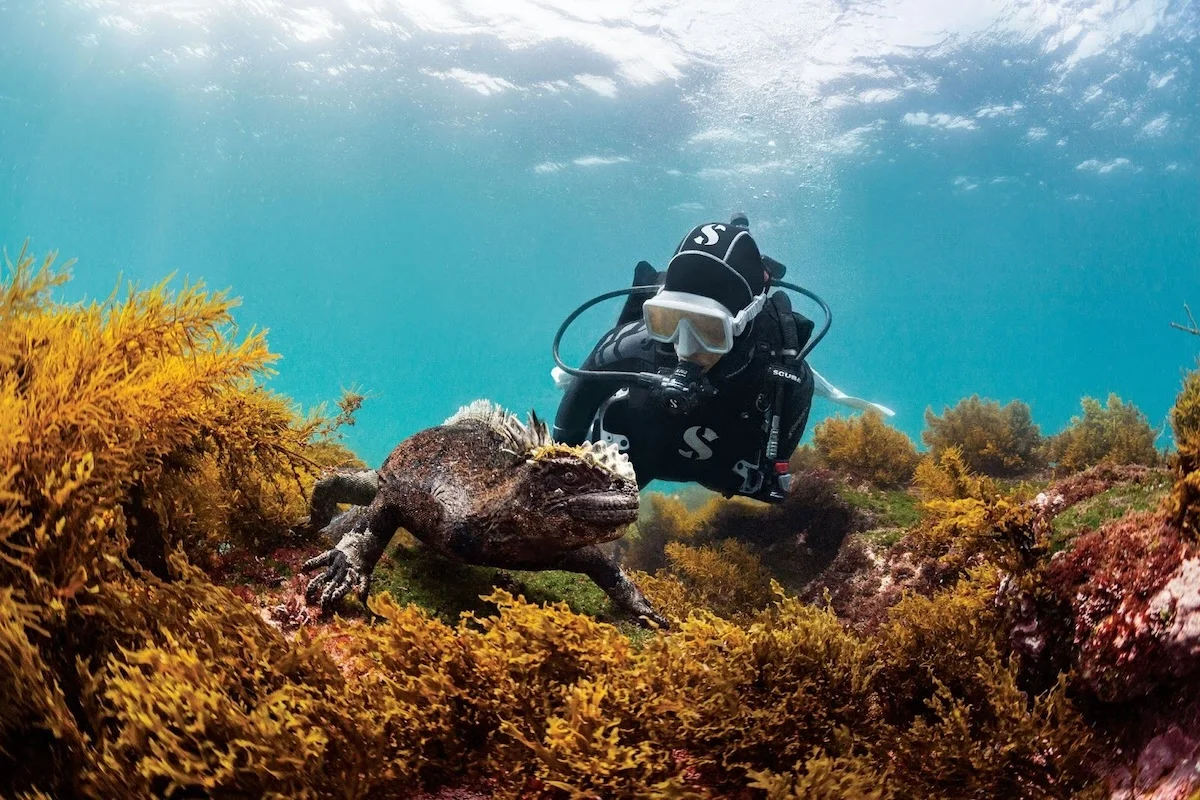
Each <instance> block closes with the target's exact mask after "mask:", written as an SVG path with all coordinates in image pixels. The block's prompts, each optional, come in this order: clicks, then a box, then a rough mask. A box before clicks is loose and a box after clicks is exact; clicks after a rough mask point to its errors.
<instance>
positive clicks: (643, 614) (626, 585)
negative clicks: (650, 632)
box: [553, 545, 671, 630]
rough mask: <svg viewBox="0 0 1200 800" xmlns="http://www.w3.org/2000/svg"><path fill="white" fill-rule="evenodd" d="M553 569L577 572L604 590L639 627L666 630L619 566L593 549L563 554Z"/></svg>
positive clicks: (658, 616) (583, 548)
mask: <svg viewBox="0 0 1200 800" xmlns="http://www.w3.org/2000/svg"><path fill="white" fill-rule="evenodd" d="M553 569H561V570H566V571H567V572H581V573H583V574H584V575H587V576H588V577H589V578H591V579H592V580H593V581H595V582H596V585H597V586H599V587H600V588H601V589H603V590H604V593H605V594H607V595H608V596H609V599H611V600H612V603H613V605H614V606H616V607H617V608H618V609H620V610H621V611H623V612H625V613H626V614H629V615H630V616H632V617H633V618H634V619H635V620H636V621H637V623H638V624H639V625H641V626H642V627H649V623H653V624H654V625H656V626H658V627H659V628H662V629H664V630H665V629H667V628H670V627H671V626H670V623H668V622H667V620H666V618H665V617H664V616H663V615H662V614H659V613H658V612H657V611H655V610H654V606H652V605H650V601H649V600H647V599H646V596H645V595H644V594H642V592H641V590H640V589H638V588H637V586H635V585H634V583H633V581H631V580H629V576H627V575H626V574H625V572H624V570H622V569H621V566H620V565H619V564H618V563H617V562H616V561H615V560H614V559H613V558H612V557H610V556H608V555H606V554H605V553H604V551H603V550H601V549H600V548H599V547H597V546H596V545H589V546H588V547H581V548H579V549H578V550H572V551H571V552H569V553H566V554H564V555H563V556H562V557H560V558H559V559H558V561H557V562H555V564H554V566H553Z"/></svg>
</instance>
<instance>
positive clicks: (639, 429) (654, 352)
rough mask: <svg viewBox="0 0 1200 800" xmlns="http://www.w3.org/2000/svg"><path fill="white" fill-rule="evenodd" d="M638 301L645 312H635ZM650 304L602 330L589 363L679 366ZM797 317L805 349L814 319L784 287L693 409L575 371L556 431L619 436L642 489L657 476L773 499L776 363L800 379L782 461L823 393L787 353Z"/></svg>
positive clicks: (785, 425)
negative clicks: (649, 315)
mask: <svg viewBox="0 0 1200 800" xmlns="http://www.w3.org/2000/svg"><path fill="white" fill-rule="evenodd" d="M646 266H648V265H646ZM641 268H642V265H639V269H641ZM642 277H643V279H644V273H643V274H642ZM637 283H639V281H638V280H637V275H636V274H635V284H637ZM631 299H632V298H631ZM631 309H634V310H636V319H630V318H631V317H634V314H633V313H631ZM640 309H641V305H640V301H637V302H632V303H628V304H627V305H626V310H625V312H623V313H622V315H621V319H622V320H628V321H625V322H624V323H623V324H622V323H621V322H619V323H618V325H617V327H615V328H613V329H612V330H610V331H609V332H608V333H607V334H605V335H604V337H602V338H601V340H600V341H599V342H598V343H597V345H596V347H595V348H594V349H593V351H592V353H591V355H589V356H588V358H587V360H586V361H585V362H584V364H583V366H582V368H583V369H586V370H604V371H621V372H661V371H663V370H664V369H665V370H666V371H668V372H669V371H670V370H671V369H673V368H674V367H675V365H676V364H677V358H676V356H675V351H674V348H673V347H672V346H671V345H669V344H664V343H662V342H658V341H655V340H654V339H652V338H650V336H649V335H648V334H647V333H646V329H645V325H644V323H643V322H642V321H641V310H640ZM789 324H794V325H795V328H794V332H795V334H796V335H797V337H798V338H797V339H795V340H793V341H798V343H799V346H800V347H803V345H804V343H805V342H807V341H808V338H809V336H811V335H812V330H813V323H812V321H811V320H809V319H806V318H805V317H804V316H803V315H801V314H798V313H795V312H793V311H792V310H791V304H790V302H789V301H788V298H787V295H785V294H783V293H782V292H776V293H775V294H774V295H771V297H770V300H769V302H767V304H766V306H765V307H764V308H763V311H762V312H761V313H760V314H759V315H758V316H757V317H756V318H755V319H754V321H753V323H752V325H751V326H750V327H749V328H748V329H747V330H746V331H745V332H744V333H743V334H742V335H741V336H739V337H737V339H735V341H734V347H733V349H732V350H731V351H730V352H728V353H726V354H725V355H724V356H722V357H721V360H720V361H718V362H717V364H716V365H715V366H714V367H713V368H712V369H710V370H709V371H708V372H707V373H706V378H707V379H708V381H709V382H710V384H711V385H712V387H713V388H714V389H715V390H716V393H715V395H713V396H709V397H705V398H703V399H702V400H701V401H700V403H699V404H698V406H697V408H696V409H695V410H694V411H693V412H691V413H688V414H686V415H679V414H672V413H670V412H668V411H667V409H666V407H665V405H664V404H662V403H661V402H660V401H659V400H658V399H657V398H656V397H655V396H654V392H653V391H652V390H651V389H648V388H646V387H643V386H639V385H637V384H634V383H630V382H623V381H618V380H605V379H595V378H592V379H589V378H583V377H576V378H573V379H572V381H571V385H570V386H569V387H568V388H567V391H566V396H565V397H564V398H563V400H562V403H561V405H560V406H559V408H558V415H557V416H556V418H555V421H554V438H555V439H556V440H558V441H562V442H565V443H568V444H579V443H581V442H584V441H598V440H601V439H608V440H609V441H613V442H615V443H616V444H617V445H618V446H619V447H621V449H623V450H624V451H625V452H626V453H627V454H628V455H629V458H630V461H632V463H633V468H634V470H635V471H636V472H637V477H638V485H639V486H642V487H644V486H645V485H646V484H647V483H649V482H650V481H652V480H664V481H685V482H689V483H698V484H700V485H702V486H704V487H706V488H708V489H711V490H712V491H715V492H720V493H722V494H724V495H726V496H730V495H734V494H741V495H746V496H749V497H758V498H759V499H764V500H766V499H770V498H769V497H768V493H769V490H770V489H771V488H773V483H772V482H771V476H772V475H773V474H774V464H773V463H766V459H765V452H766V447H767V438H768V432H769V426H770V418H771V407H772V405H773V403H774V402H775V398H776V389H777V386H778V385H779V384H777V383H776V382H774V381H772V380H770V378H769V376H768V372H767V370H768V367H770V366H772V365H781V364H782V365H785V366H787V367H788V368H789V369H790V371H791V372H792V373H793V374H794V375H796V376H798V377H799V381H798V382H788V384H787V388H786V390H785V395H784V402H783V404H782V408H781V409H780V426H779V445H778V452H777V455H776V460H777V461H786V460H787V459H788V457H789V456H790V455H791V454H792V451H793V450H795V448H796V446H797V445H798V444H799V442H800V437H801V436H803V434H804V428H805V425H806V424H807V423H808V412H809V407H810V406H811V404H812V395H813V378H812V372H811V371H810V370H809V368H808V365H807V364H805V363H804V362H794V361H792V362H789V361H788V360H787V359H786V358H785V357H784V356H783V355H782V352H783V350H784V349H785V347H784V343H785V342H786V341H787V338H786V337H785V325H789Z"/></svg>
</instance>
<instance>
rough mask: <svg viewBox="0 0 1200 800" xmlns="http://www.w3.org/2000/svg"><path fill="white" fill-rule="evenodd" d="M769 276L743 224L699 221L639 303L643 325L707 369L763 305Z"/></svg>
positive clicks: (684, 357) (725, 351)
mask: <svg viewBox="0 0 1200 800" xmlns="http://www.w3.org/2000/svg"><path fill="white" fill-rule="evenodd" d="M769 279H770V276H769V274H768V273H767V271H766V268H765V267H764V264H763V258H762V254H761V253H759V251H758V245H757V244H756V243H755V242H754V239H753V238H752V237H751V236H750V232H749V231H748V230H747V229H746V228H744V227H742V226H739V225H733V224H730V225H726V224H725V223H721V222H711V223H708V224H706V225H699V226H697V227H695V228H693V229H692V230H691V231H690V232H689V233H688V235H687V236H685V237H684V238H683V241H682V242H680V244H679V247H678V248H676V250H675V255H674V256H673V257H672V258H671V262H670V264H668V265H667V274H666V279H665V281H664V282H663V286H662V289H661V290H659V292H658V294H656V295H655V296H654V297H652V298H651V299H649V300H647V301H646V302H645V303H644V304H643V305H642V318H643V319H644V320H645V323H646V330H647V331H648V332H649V334H650V335H651V336H653V337H654V338H655V339H657V340H659V341H661V342H670V343H672V344H674V345H675V354H676V355H677V356H678V357H679V359H680V360H681V361H691V362H694V363H697V364H700V365H701V366H702V367H703V368H704V369H708V368H710V367H712V366H713V365H714V364H716V363H717V361H718V360H720V358H721V356H722V355H724V354H725V353H728V352H729V351H730V350H731V349H733V344H734V339H736V338H737V337H738V336H741V335H742V334H743V333H744V332H745V331H746V330H748V329H749V327H750V325H751V323H752V322H753V320H754V317H755V316H757V315H758V313H759V312H760V311H761V310H762V308H763V305H764V303H765V302H766V298H767V295H766V288H767V283H768V281H769Z"/></svg>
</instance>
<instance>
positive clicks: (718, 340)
mask: <svg viewBox="0 0 1200 800" xmlns="http://www.w3.org/2000/svg"><path fill="white" fill-rule="evenodd" d="M642 311H643V318H644V319H645V321H646V330H647V331H648V332H649V333H650V335H651V336H653V337H654V338H655V339H658V340H659V341H662V342H672V341H679V340H681V338H683V337H684V336H686V335H687V334H690V335H691V338H693V339H695V341H696V343H697V344H698V345H699V346H700V347H701V348H703V349H705V350H707V351H709V352H725V351H728V350H729V348H730V347H731V346H732V344H733V342H732V341H731V336H732V331H731V328H730V321H729V319H728V318H727V317H723V316H722V315H720V314H719V313H716V312H712V311H708V310H704V309H688V308H676V307H672V306H666V305H659V304H656V303H655V302H654V301H653V300H647V301H646V302H645V304H644V305H643V306H642Z"/></svg>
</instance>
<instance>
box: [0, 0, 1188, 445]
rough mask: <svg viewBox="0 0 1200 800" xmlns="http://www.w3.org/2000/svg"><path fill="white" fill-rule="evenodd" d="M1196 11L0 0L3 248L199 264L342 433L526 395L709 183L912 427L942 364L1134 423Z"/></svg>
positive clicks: (1159, 409) (153, 266)
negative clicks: (349, 399)
mask: <svg viewBox="0 0 1200 800" xmlns="http://www.w3.org/2000/svg"><path fill="white" fill-rule="evenodd" d="M1198 34H1200V4H1197V3H1195V2H1189V1H1187V0H1184V1H1180V0H1175V1H1174V2H1171V1H1169V0H1109V1H1107V2H1070V1H1067V2H1017V3H1011V2H982V1H980V2H970V3H960V2H950V1H949V0H943V1H942V2H938V1H936V0H885V2H872V3H864V2H824V1H823V0H810V1H808V2H795V3H784V2H743V3H739V4H736V5H735V4H717V3H701V2H688V1H687V0H677V1H675V2H666V1H662V2H634V1H633V0H621V1H619V2H608V3H603V4H601V3H584V2H568V1H567V0H558V1H557V2H550V1H548V2H506V3H489V2H482V0H476V1H475V2H470V1H469V0H463V1H461V2H444V1H442V0H420V2H416V1H415V0H396V1H394V2H383V1H382V0H339V1H338V2H321V3H318V2H313V3H303V2H287V3H285V2H272V1H271V0H242V1H241V2H236V1H234V0H225V1H224V2H216V1H215V0H214V1H213V2H201V1H200V0H195V1H192V2H186V1H181V2H171V1H169V0H157V1H151V0H84V1H81V2H36V1H35V0H0V244H3V245H5V246H6V247H7V248H8V249H9V252H10V254H11V253H12V252H14V251H15V250H18V249H19V248H20V245H21V243H22V241H24V239H25V238H26V237H30V239H31V247H32V249H33V250H34V251H35V252H44V251H46V250H49V249H56V250H58V251H59V252H60V253H61V254H62V256H63V257H76V258H78V259H79V260H78V262H77V263H76V264H75V266H74V268H73V274H74V278H73V280H72V281H71V282H70V283H69V284H67V285H66V286H65V287H64V288H63V289H61V292H62V296H63V298H64V299H67V300H76V299H81V298H82V297H84V296H87V297H95V298H103V297H105V296H107V295H108V294H109V293H110V292H111V291H112V290H113V288H114V286H116V284H117V280H118V276H119V275H122V276H123V277H124V278H125V279H129V280H134V281H137V282H138V283H139V284H140V285H142V286H147V285H150V284H153V283H155V282H157V281H158V280H160V279H161V278H162V277H164V276H166V275H167V274H169V273H171V272H175V273H176V274H177V278H176V280H177V281H179V282H182V280H184V279H185V278H189V279H202V280H203V281H204V282H205V283H206V285H207V286H208V287H210V288H213V289H225V288H229V289H230V290H231V293H232V294H233V295H234V296H237V297H240V298H242V301H243V303H242V307H241V308H240V309H238V310H237V312H236V318H237V320H238V321H239V322H240V323H241V324H243V325H244V326H246V327H247V328H249V327H250V326H251V325H254V326H260V327H266V328H268V329H269V331H270V332H269V342H270V347H271V349H272V351H274V352H276V353H279V354H281V355H282V356H283V358H282V360H281V361H279V362H277V363H276V364H275V367H276V368H277V369H278V371H279V374H278V376H277V377H276V378H274V379H273V380H272V381H271V384H270V385H271V387H272V388H274V389H277V390H278V391H280V392H281V393H283V394H285V395H288V396H290V397H292V398H294V399H295V400H297V401H298V402H300V403H302V404H304V405H305V406H306V407H307V406H308V405H311V404H316V403H318V402H321V401H325V400H329V399H332V398H335V397H336V396H337V395H338V394H339V391H340V389H341V388H343V387H356V388H358V389H360V390H362V391H364V392H366V393H367V394H368V397H369V399H368V401H367V403H366V404H365V405H364V407H363V409H362V411H361V412H360V413H359V415H358V424H357V425H356V426H355V427H354V428H352V429H350V430H349V431H348V432H347V434H348V435H347V445H348V446H350V447H351V448H352V449H353V450H355V451H356V452H357V453H358V454H359V455H361V456H362V457H363V458H364V459H365V460H366V461H367V462H369V463H372V464H377V463H379V462H380V461H381V460H382V459H383V457H384V456H385V455H386V453H387V452H388V451H389V450H390V449H391V447H392V446H393V445H394V444H395V443H396V442H398V441H399V440H400V439H402V438H403V437H405V436H407V435H409V434H411V433H413V432H415V431H417V430H419V429H421V428H423V427H426V426H429V425H432V424H437V423H439V422H441V421H442V420H443V419H445V418H446V417H447V416H449V415H450V414H451V413H453V411H454V410H455V409H456V408H457V407H458V406H459V405H460V404H463V403H466V402H469V401H470V400H473V399H475V398H477V397H489V398H491V399H493V400H495V401H497V402H499V403H501V404H502V405H504V406H507V407H509V408H512V409H514V410H522V409H525V408H529V407H533V408H536V409H537V410H538V411H539V413H541V414H542V415H544V416H548V417H551V418H552V417H553V415H554V411H555V408H556V406H557V403H558V399H559V393H558V391H557V390H556V389H555V387H554V384H553V382H552V381H551V379H550V375H549V371H550V368H551V367H552V366H553V362H552V360H551V356H550V343H551V339H552V337H553V335H554V333H555V330H556V328H557V326H558V325H559V323H560V322H561V320H562V319H563V318H564V317H565V316H566V315H567V314H568V313H570V311H571V310H573V309H574V308H575V307H576V306H577V305H579V304H580V303H582V302H583V301H585V300H587V299H589V298H590V297H592V296H594V295H596V294H598V293H600V292H603V291H607V290H610V289H617V288H624V287H626V286H628V285H629V282H630V280H631V278H632V271H633V266H634V264H635V263H636V262H637V261H638V260H639V259H646V260H649V261H650V262H651V263H652V264H654V265H655V266H656V267H658V268H662V267H664V266H665V264H666V262H667V260H668V258H669V256H670V254H671V252H672V251H673V249H674V247H675V245H676V244H677V242H678V239H679V238H680V237H681V236H682V235H683V233H685V232H686V231H687V230H688V229H689V228H690V227H691V226H693V225H695V224H698V223H699V222H702V221H708V220H712V219H725V218H727V217H728V215H729V213H730V212H731V211H733V210H744V211H746V212H747V213H748V215H749V217H750V220H751V224H752V229H753V230H754V232H755V234H756V236H757V238H758V241H759V243H760V245H761V246H762V248H763V250H764V252H765V253H767V254H769V255H771V256H774V257H775V258H777V259H779V260H781V261H783V262H784V263H786V264H788V266H789V272H788V280H792V281H795V282H798V283H800V284H802V285H804V286H806V287H807V288H809V289H811V290H813V291H815V292H817V293H818V294H820V295H821V296H822V297H824V298H825V299H826V300H827V302H828V303H829V304H830V306H831V307H832V309H833V313H834V324H833V328H832V330H831V332H830V334H829V336H828V337H827V338H826V339H825V340H824V341H823V342H822V343H821V345H820V346H819V347H818V348H817V349H816V350H815V351H814V354H813V356H812V357H811V359H810V361H811V363H812V364H813V365H814V366H815V367H816V368H817V369H818V370H820V371H821V372H822V373H823V374H824V375H825V376H826V377H827V378H828V379H829V380H830V381H831V382H833V383H834V384H835V385H836V386H838V387H840V388H842V389H843V390H845V391H847V392H849V393H851V394H857V395H859V396H862V397H865V398H867V399H870V400H873V401H877V402H880V403H883V404H885V405H887V406H890V407H892V408H894V409H896V411H897V415H896V417H895V418H893V419H892V420H890V422H891V424H893V425H894V426H895V427H897V428H899V429H900V430H902V431H904V432H906V433H907V434H908V435H909V436H911V437H912V438H913V439H914V440H917V441H919V440H920V436H919V434H920V432H921V430H922V428H923V427H924V420H923V417H922V414H923V412H924V410H925V408H926V407H930V406H931V407H933V409H934V411H935V412H938V413H940V412H941V410H942V409H943V407H945V406H949V405H953V404H954V403H955V402H957V401H958V400H959V399H960V398H962V397H965V396H968V395H970V394H973V393H976V392H977V393H979V394H981V395H983V396H985V397H990V398H993V399H996V400H999V401H1001V402H1007V401H1008V400H1010V399H1013V398H1019V399H1021V400H1023V401H1025V402H1027V403H1029V405H1030V406H1031V408H1032V410H1033V414H1034V419H1035V421H1036V422H1037V423H1039V424H1040V425H1041V426H1042V431H1043V433H1045V434H1051V433H1054V432H1057V431H1058V430H1061V429H1062V428H1063V427H1064V426H1065V425H1066V424H1067V423H1068V421H1069V419H1070V418H1071V416H1072V415H1077V414H1078V413H1079V401H1080V398H1081V397H1082V396H1084V395H1091V396H1094V397H1099V398H1104V397H1106V396H1107V395H1108V393H1109V392H1116V393H1117V394H1119V395H1120V396H1121V397H1122V398H1123V399H1125V400H1127V401H1132V402H1133V403H1135V404H1136V405H1137V406H1138V407H1139V408H1141V409H1142V410H1144V411H1145V412H1146V414H1147V415H1148V416H1149V418H1150V421H1151V423H1152V424H1154V425H1155V426H1157V425H1159V424H1160V423H1162V422H1163V421H1164V420H1165V418H1166V415H1167V412H1168V410H1169V408H1170V406H1171V404H1172V403H1173V401H1174V398H1175V395H1176V393H1177V391H1178V387H1179V385H1180V380H1181V378H1182V375H1183V370H1184V368H1185V367H1188V366H1191V365H1192V364H1193V363H1194V350H1195V342H1194V340H1192V339H1191V337H1188V336H1184V335H1181V334H1179V333H1178V332H1176V331H1172V330H1171V329H1170V327H1169V323H1170V322H1171V321H1178V322H1186V319H1185V317H1184V313H1183V308H1182V304H1183V303H1184V302H1185V301H1188V300H1190V301H1191V302H1192V303H1193V304H1194V305H1200V148H1198V142H1200V119H1198V118H1200V103H1198V102H1197V98H1198V96H1200V95H1198V92H1200V85H1198V81H1197V74H1196V72H1197V63H1196V62H1197V56H1198V55H1200V39H1198V38H1197V37H1198ZM798 307H799V308H800V309H801V310H804V311H806V312H807V313H810V314H811V315H813V316H816V315H817V313H818V312H817V311H816V310H815V308H813V307H812V306H811V305H808V304H804V305H798ZM618 308H619V301H614V302H613V303H611V304H610V305H609V306H604V307H601V308H600V309H596V310H593V311H591V312H588V314H587V315H585V316H584V317H583V318H582V319H581V321H580V323H579V324H578V327H577V328H574V329H573V330H572V331H571V332H570V334H569V336H568V342H567V346H566V348H565V353H564V354H565V357H566V358H567V360H568V362H569V363H577V362H578V360H579V359H581V358H582V357H583V355H585V354H586V352H587V349H588V348H589V347H590V345H591V343H592V342H593V341H594V340H595V338H596V337H598V336H599V335H600V334H601V333H602V332H603V331H604V330H605V329H606V328H607V327H608V325H609V324H610V323H611V322H612V320H613V319H614V318H615V316H616V313H617V311H618ZM836 410H837V407H836V406H832V405H831V404H829V403H827V402H826V401H823V400H820V399H818V400H817V401H816V402H815V403H814V408H813V415H812V418H811V420H810V424H809V430H810V436H811V429H812V427H813V425H815V423H816V422H818V421H819V420H820V419H822V418H823V417H825V416H827V415H831V414H833V413H835V411H836ZM1164 427H1165V426H1164ZM1168 436H1169V433H1167V432H1164V434H1163V437H1162V439H1160V445H1163V446H1165V445H1166V444H1167V443H1168V441H1167V437H1168Z"/></svg>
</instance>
